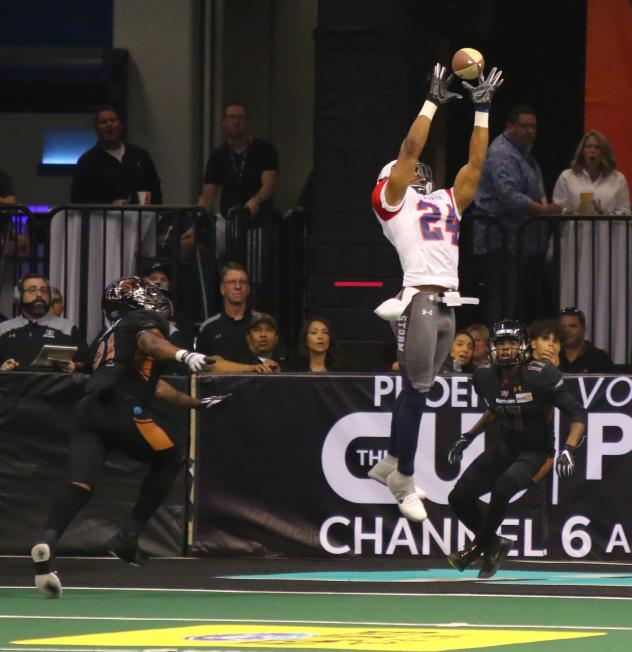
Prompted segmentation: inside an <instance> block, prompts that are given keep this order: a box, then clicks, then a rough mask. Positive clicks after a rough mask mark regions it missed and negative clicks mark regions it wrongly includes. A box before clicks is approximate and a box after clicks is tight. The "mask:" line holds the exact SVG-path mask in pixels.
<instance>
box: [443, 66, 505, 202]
mask: <svg viewBox="0 0 632 652" xmlns="http://www.w3.org/2000/svg"><path fill="white" fill-rule="evenodd" d="M462 83H463V87H464V88H465V89H466V90H467V92H468V93H469V94H470V97H471V98H472V103H473V104H474V130H473V131H472V137H471V138H470V151H469V156H468V160H467V163H466V164H465V165H464V166H463V167H462V168H461V169H460V170H459V172H458V174H457V175H456V179H455V180H454V199H455V201H456V205H457V208H458V209H459V212H460V213H462V212H463V211H464V210H465V209H466V208H467V207H468V206H469V205H470V204H471V203H472V200H473V199H474V196H475V195H476V191H477V189H478V184H479V181H480V180H481V174H482V172H483V164H484V163H485V156H486V155H487V145H488V143H489V110H490V108H491V105H492V98H493V97H494V93H495V92H496V89H497V88H498V87H499V86H500V85H501V84H502V83H503V78H502V70H496V68H492V69H491V71H490V73H489V76H488V77H487V79H485V77H484V75H483V73H482V72H481V75H480V77H479V80H478V85H477V86H472V84H469V83H468V82H465V81H464V82H462Z"/></svg>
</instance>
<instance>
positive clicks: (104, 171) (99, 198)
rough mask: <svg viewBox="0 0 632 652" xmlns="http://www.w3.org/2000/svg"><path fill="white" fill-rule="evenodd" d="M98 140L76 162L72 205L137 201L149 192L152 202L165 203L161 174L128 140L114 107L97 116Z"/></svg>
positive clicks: (108, 107)
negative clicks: (124, 136) (139, 196)
mask: <svg viewBox="0 0 632 652" xmlns="http://www.w3.org/2000/svg"><path fill="white" fill-rule="evenodd" d="M95 127H96V133H97V138H98V142H97V144H96V145H95V146H94V147H92V148H91V149H89V150H88V151H87V152H84V153H83V154H82V155H81V156H80V157H79V160H78V161H77V165H76V166H75V171H74V174H73V177H72V186H71V189H70V200H71V201H72V203H73V204H115V205H123V204H138V203H145V202H139V199H138V193H139V192H149V193H150V196H149V202H147V203H151V204H162V189H161V184H160V177H159V176H158V172H157V171H156V166H155V165H154V162H153V161H152V159H151V156H150V155H149V153H148V152H147V151H146V150H144V149H143V148H142V147H139V146H138V145H132V144H131V143H128V142H125V140H124V138H123V124H122V122H121V119H120V116H119V114H118V112H117V111H116V110H115V109H114V108H112V107H111V106H106V107H103V108H101V109H99V110H98V111H97V113H96V115H95Z"/></svg>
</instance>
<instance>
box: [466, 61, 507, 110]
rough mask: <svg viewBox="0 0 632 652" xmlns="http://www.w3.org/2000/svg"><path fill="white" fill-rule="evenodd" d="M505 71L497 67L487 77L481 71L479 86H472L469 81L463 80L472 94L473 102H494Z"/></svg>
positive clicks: (485, 104) (477, 103)
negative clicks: (493, 99)
mask: <svg viewBox="0 0 632 652" xmlns="http://www.w3.org/2000/svg"><path fill="white" fill-rule="evenodd" d="M502 74H503V71H502V70H497V69H496V67H494V68H492V69H491V70H490V71H489V75H488V77H487V79H486V78H485V75H484V74H483V72H482V71H481V74H480V75H479V77H478V86H472V84H470V83H469V82H466V81H464V82H461V84H462V85H463V88H465V90H466V91H467V92H468V93H469V94H470V97H471V98H472V103H473V104H476V105H477V106H480V105H484V106H489V105H490V104H491V103H492V98H493V97H494V93H495V92H496V89H498V88H499V87H500V85H501V84H502V83H503V81H504V79H503V78H502Z"/></svg>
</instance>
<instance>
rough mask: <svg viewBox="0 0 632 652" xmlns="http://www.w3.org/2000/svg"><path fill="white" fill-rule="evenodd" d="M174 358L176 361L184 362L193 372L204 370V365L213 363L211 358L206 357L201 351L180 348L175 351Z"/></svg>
mask: <svg viewBox="0 0 632 652" xmlns="http://www.w3.org/2000/svg"><path fill="white" fill-rule="evenodd" d="M175 358H176V360H177V361H178V362H182V363H183V364H185V365H186V366H187V367H189V369H190V370H191V371H192V372H193V373H198V372H200V371H205V369H206V367H208V366H209V365H212V364H213V360H211V358H208V357H207V356H205V355H204V354H203V353H195V352H193V351H187V350H186V349H180V350H179V351H177V352H176V355H175Z"/></svg>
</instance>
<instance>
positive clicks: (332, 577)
mask: <svg viewBox="0 0 632 652" xmlns="http://www.w3.org/2000/svg"><path fill="white" fill-rule="evenodd" d="M477 575H478V570H477V569H474V570H466V571H463V572H462V573H458V572H457V571H454V570H451V569H449V568H447V569H442V568H429V569H427V570H419V571H327V572H307V573H260V574H256V575H228V576H225V577H226V579H232V580H286V581H292V580H295V581H296V580H303V581H313V582H463V581H466V582H470V581H477V582H486V583H487V584H490V583H492V584H494V583H495V584H499V583H502V584H530V585H556V586H560V585H565V586H624V587H625V586H630V587H632V574H629V573H603V572H602V573H585V572H577V571H547V570H541V571H540V570H538V571H514V570H501V571H498V573H497V574H496V575H495V576H494V577H493V578H492V579H489V580H479V579H478V577H477Z"/></svg>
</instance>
